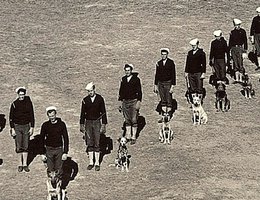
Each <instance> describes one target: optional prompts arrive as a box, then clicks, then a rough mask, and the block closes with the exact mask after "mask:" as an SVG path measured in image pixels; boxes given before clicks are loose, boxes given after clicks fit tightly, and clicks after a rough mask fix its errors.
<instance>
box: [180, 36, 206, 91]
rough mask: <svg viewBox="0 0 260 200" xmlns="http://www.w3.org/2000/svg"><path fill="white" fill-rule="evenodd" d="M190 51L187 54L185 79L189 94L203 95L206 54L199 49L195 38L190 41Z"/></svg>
mask: <svg viewBox="0 0 260 200" xmlns="http://www.w3.org/2000/svg"><path fill="white" fill-rule="evenodd" d="M190 45H191V47H192V49H191V50H190V51H189V52H188V55H187V58H186V66H185V78H186V79H188V82H189V86H190V93H197V94H203V79H204V78H205V73H206V54H205V52H204V51H203V49H201V48H199V40H198V39H197V38H195V39H193V40H191V41H190Z"/></svg>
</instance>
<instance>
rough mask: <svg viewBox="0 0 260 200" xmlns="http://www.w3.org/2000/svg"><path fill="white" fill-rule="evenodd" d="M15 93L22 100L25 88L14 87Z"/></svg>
mask: <svg viewBox="0 0 260 200" xmlns="http://www.w3.org/2000/svg"><path fill="white" fill-rule="evenodd" d="M15 91H16V93H17V95H18V99H19V100H20V101H22V100H24V97H25V94H26V89H25V87H18V88H16V90H15Z"/></svg>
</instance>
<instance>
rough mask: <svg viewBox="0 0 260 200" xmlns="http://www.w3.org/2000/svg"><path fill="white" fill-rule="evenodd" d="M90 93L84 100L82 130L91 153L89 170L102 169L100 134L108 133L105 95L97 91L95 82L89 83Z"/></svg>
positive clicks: (81, 120)
mask: <svg viewBox="0 0 260 200" xmlns="http://www.w3.org/2000/svg"><path fill="white" fill-rule="evenodd" d="M86 90H87V92H88V95H87V96H86V97H85V98H84V99H83V100H82V105H81V114H80V132H82V133H84V134H85V140H87V141H86V143H87V146H88V147H87V150H88V154H89V165H88V167H87V169H88V170H91V169H92V168H93V167H95V171H99V170H100V163H99V157H100V146H99V143H100V134H101V133H102V134H104V133H106V124H107V114H106V107H105V101H104V99H103V97H102V96H101V95H99V94H97V93H96V91H95V85H94V84H93V82H91V83H89V84H87V86H86Z"/></svg>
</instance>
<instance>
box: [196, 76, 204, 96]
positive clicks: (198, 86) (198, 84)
mask: <svg viewBox="0 0 260 200" xmlns="http://www.w3.org/2000/svg"><path fill="white" fill-rule="evenodd" d="M201 74H202V73H195V79H196V92H197V93H198V94H203V79H201V78H200V77H201Z"/></svg>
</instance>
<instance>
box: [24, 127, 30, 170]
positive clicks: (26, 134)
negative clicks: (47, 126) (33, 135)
mask: <svg viewBox="0 0 260 200" xmlns="http://www.w3.org/2000/svg"><path fill="white" fill-rule="evenodd" d="M29 131H30V125H29V124H27V125H23V134H22V136H23V139H22V146H23V153H22V157H23V159H22V160H23V169H24V171H25V172H29V171H30V169H29V168H28V166H27V158H28V147H29V139H30V136H29Z"/></svg>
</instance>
